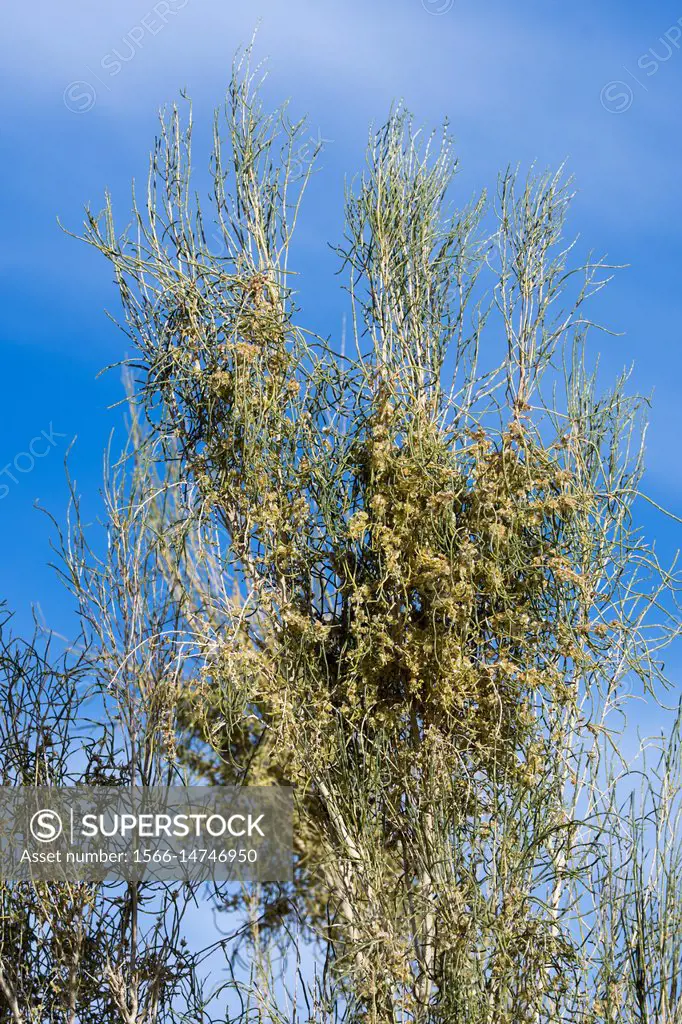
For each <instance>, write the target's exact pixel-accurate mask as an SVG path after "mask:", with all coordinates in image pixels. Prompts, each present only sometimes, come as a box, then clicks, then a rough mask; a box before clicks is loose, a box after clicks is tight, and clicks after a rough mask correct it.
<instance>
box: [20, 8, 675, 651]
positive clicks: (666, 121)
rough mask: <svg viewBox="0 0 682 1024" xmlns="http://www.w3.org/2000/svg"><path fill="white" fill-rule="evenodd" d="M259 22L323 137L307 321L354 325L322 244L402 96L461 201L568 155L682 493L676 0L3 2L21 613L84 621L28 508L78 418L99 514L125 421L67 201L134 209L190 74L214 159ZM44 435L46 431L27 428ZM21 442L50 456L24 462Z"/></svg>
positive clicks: (272, 92) (104, 326)
mask: <svg viewBox="0 0 682 1024" xmlns="http://www.w3.org/2000/svg"><path fill="white" fill-rule="evenodd" d="M259 18H261V19H262V24H261V29H260V33H259V37H258V43H257V53H258V55H259V56H267V57H269V60H270V78H269V82H268V85H267V88H266V98H267V99H269V100H271V101H272V102H273V104H274V103H277V102H279V101H280V100H282V99H283V98H285V97H291V101H292V110H293V112H294V113H295V114H304V113H308V115H309V117H310V130H311V136H313V137H315V136H317V135H318V134H319V136H321V137H322V138H324V139H326V140H329V141H328V142H327V144H326V151H325V155H324V157H323V159H322V167H323V170H322V171H321V173H320V174H319V175H318V176H317V177H316V178H315V179H314V182H313V185H312V187H311V190H310V195H309V201H308V204H307V206H306V213H305V216H304V220H303V223H302V225H301V233H300V238H299V247H298V257H299V267H298V269H299V270H300V271H301V275H302V280H304V281H305V282H306V284H305V286H304V289H303V293H302V301H303V305H304V318H305V319H306V322H307V324H308V325H309V326H311V327H313V328H315V329H317V330H318V331H319V332H320V333H327V332H337V333H338V331H339V329H340V318H341V309H342V306H343V298H342V294H341V292H340V290H339V285H340V281H339V278H337V277H334V271H335V269H336V262H335V258H334V257H333V255H332V254H331V252H330V250H329V249H328V247H327V242H328V241H331V242H335V241H337V240H340V236H341V228H342V223H341V216H342V199H343V181H344V176H345V175H352V174H353V173H355V172H356V171H357V170H359V169H360V167H361V164H362V159H363V150H364V145H365V142H366V138H367V130H368V125H369V122H370V121H381V120H382V119H383V118H384V117H385V115H386V113H387V111H388V109H389V107H390V105H391V103H392V102H393V101H394V100H396V99H399V98H403V99H404V100H405V102H406V103H407V105H408V106H409V107H410V108H411V109H412V110H413V111H414V113H415V115H416V117H417V119H418V120H419V121H422V122H423V123H424V124H426V125H428V126H431V125H436V124H439V123H440V122H441V121H442V119H443V118H444V117H446V116H447V117H448V119H449V120H450V124H451V129H452V131H453V134H454V136H455V139H456V142H457V151H458V154H459V158H460V167H461V172H460V176H459V184H458V189H459V192H458V197H459V198H461V200H462V201H466V200H467V199H468V198H469V197H470V196H471V195H472V194H473V192H474V191H476V190H478V189H480V188H481V187H482V186H484V185H485V186H488V187H490V186H494V183H495V177H496V174H497V172H498V170H500V169H502V168H504V167H505V166H506V165H507V164H517V163H518V164H520V165H521V167H522V168H524V167H528V166H529V165H530V164H531V163H532V162H533V161H535V162H536V163H537V165H538V166H539V167H540V168H544V167H555V166H556V165H558V164H559V163H560V162H562V161H563V160H567V162H568V169H569V170H570V171H571V172H572V173H573V174H574V175H575V178H576V185H577V188H578V190H579V191H578V195H577V197H576V200H575V203H574V206H573V210H572V215H571V220H570V223H569V231H570V232H571V233H575V234H579V235H580V239H581V241H580V246H581V247H582V249H583V250H584V251H587V250H588V249H594V250H595V251H597V252H598V253H607V254H608V256H609V257H610V259H611V260H612V261H613V262H614V263H619V264H620V263H623V264H629V269H627V270H623V271H621V272H619V274H618V275H617V277H616V280H615V281H614V282H613V283H612V284H611V285H610V287H609V289H608V290H607V292H605V293H602V295H601V296H600V297H599V300H598V301H597V303H596V304H595V306H594V307H593V308H594V311H595V315H596V316H597V317H598V318H600V319H601V320H603V321H604V322H606V323H607V324H608V325H609V327H610V328H612V329H613V330H615V331H620V332H624V335H623V336H622V337H619V338H609V337H606V336H604V337H603V339H602V344H601V348H602V366H603V371H604V378H603V379H604V380H605V381H608V378H609V375H610V374H612V373H613V372H615V370H616V369H618V368H620V367H621V366H622V365H623V364H624V363H628V364H629V363H630V362H632V361H633V360H634V361H635V363H636V367H637V369H636V373H635V381H636V384H637V387H638V388H639V389H640V390H642V391H645V392H649V391H651V390H652V389H655V401H654V408H653V411H652V417H651V419H652V423H651V429H650V433H649V439H648V466H649V470H648V475H647V486H648V489H649V492H650V493H651V494H652V495H653V496H654V497H655V498H656V500H657V501H659V502H661V503H662V504H664V505H667V506H671V507H673V508H676V509H677V510H678V511H679V510H680V509H682V478H681V476H680V465H681V461H680V455H679V450H680V445H679V437H680V428H681V426H682V416H681V414H680V411H679V396H680V384H679V381H680V379H682V349H681V348H680V344H679V340H680V339H679V333H680V323H681V322H682V316H681V313H682V308H681V307H682V297H681V296H682V292H681V291H680V288H679V286H678V278H679V273H680V270H681V269H682V261H681V260H680V246H681V244H682V230H681V229H682V224H681V223H680V221H681V207H680V201H679V165H680V157H681V155H682V134H681V133H680V131H679V124H678V123H677V121H678V117H679V114H678V111H679V97H680V90H681V86H682V3H678V4H675V3H671V2H668V0H659V2H657V3H656V4H655V5H654V4H652V5H643V4H635V3H632V2H630V3H623V2H621V3H618V4H616V3H615V2H614V3H612V2H602V3H600V4H599V5H596V4H594V3H588V2H587V0H576V2H574V3H572V4H570V5H563V4H559V3H558V2H557V0H532V2H526V0H523V2H519V3H515V4H510V3H503V2H500V0H489V2H486V3H481V2H480V0H479V2H475V0H454V2H452V0H392V2H391V3H389V2H386V0H377V2H373V3H371V4H370V3H367V2H360V0H344V2H343V3H341V2H336V0H333V2H330V0H328V2H320V0H318V2H316V3H313V2H310V0H288V2H287V3H286V4H284V3H281V2H279V3H277V2H275V0H268V2H263V0H259V2H257V3H250V4H246V3H242V4H236V3H234V2H232V0H221V2H219V0H117V3H115V4H113V3H108V4H107V3H105V4H97V5H94V4H91V3H85V2H84V0H64V2H63V3H61V4H58V5H56V4H54V3H52V2H48V0H37V2H35V3H33V4H30V5H28V4H14V5H13V6H12V7H11V8H10V9H9V10H6V11H5V13H4V14H3V21H4V26H3V32H2V34H1V39H0V51H1V54H0V55H1V66H2V75H3V77H4V79H5V81H4V88H3V90H2V100H1V102H2V106H3V110H2V124H3V132H2V140H3V146H4V160H3V170H4V176H3V184H4V187H3V189H2V190H1V193H0V212H1V219H0V223H1V224H2V230H3V233H4V244H3V246H2V249H1V250H0V253H1V255H0V261H1V267H2V289H3V317H2V321H1V322H0V332H1V334H2V346H3V368H4V373H3V377H2V389H3V402H2V419H3V429H2V431H1V432H0V470H1V469H2V467H5V466H8V465H9V467H10V472H11V474H12V476H13V477H14V479H15V482H13V481H12V479H10V478H9V476H8V474H4V475H0V483H3V484H4V485H5V487H6V490H7V493H5V489H2V488H0V528H1V529H0V546H1V552H0V554H1V562H2V566H3V573H2V587H1V588H0V596H2V597H5V598H6V599H7V600H8V602H9V604H10V606H11V607H13V608H15V609H16V610H17V621H18V623H19V624H22V623H25V622H26V621H27V620H28V618H29V615H30V608H31V603H32V602H39V604H40V607H41V609H42V611H43V614H44V616H45V619H46V621H47V622H48V623H49V625H50V626H51V627H52V628H54V629H56V630H62V631H64V632H68V631H69V630H70V629H71V628H72V619H71V616H70V613H69V607H68V602H67V601H66V599H65V597H64V596H63V595H62V593H61V591H60V589H59V587H58V586H57V585H56V583H55V580H54V574H53V571H52V570H51V569H50V568H49V566H48V562H49V560H50V551H49V537H50V535H51V529H50V526H49V523H48V521H47V519H46V518H45V517H44V516H41V515H40V513H39V512H37V511H34V509H33V503H34V501H35V500H36V499H39V501H40V503H41V504H42V505H43V506H45V507H47V508H48V509H49V510H50V511H51V512H53V513H54V514H55V515H57V516H58V517H60V516H61V515H62V514H63V510H64V508H65V505H66V500H67V490H66V484H65V478H64V467H63V458H64V455H65V453H66V448H67V445H68V443H69V441H70V440H71V439H72V438H73V437H74V436H76V435H77V440H76V441H75V444H74V446H73V449H72V455H71V460H70V461H71V465H72V469H73V472H74V474H75V476H76V478H77V481H78V486H79V490H80V491H81V492H83V493H84V494H85V495H86V503H85V508H86V511H87V512H88V514H90V515H92V516H93V517H94V516H95V515H96V514H97V512H98V501H97V492H98V488H99V486H100V480H101V471H102V451H103V448H104V446H105V444H106V442H107V438H108V435H109V432H110V431H111V429H112V428H113V427H114V426H115V425H116V424H117V423H118V422H119V418H120V410H115V409H110V408H109V406H110V405H111V404H112V403H113V402H115V401H116V400H117V399H119V398H120V395H121V388H120V380H119V376H118V372H117V371H113V372H111V373H109V374H107V375H105V376H103V377H100V378H99V379H98V380H96V379H95V378H96V374H97V373H98V371H99V370H100V369H101V368H102V367H103V366H105V365H106V364H108V363H111V362H114V361H116V360H117V359H119V358H121V356H122V355H123V353H124V351H125V350H126V339H125V338H124V337H123V335H122V334H120V333H119V332H117V330H116V329H115V327H114V326H113V325H112V324H111V323H110V321H108V320H107V318H106V317H105V315H104V309H105V308H108V309H110V310H111V311H112V312H113V313H114V314H115V313H116V312H117V295H116V290H115V288H114V287H113V285H112V282H111V273H110V270H109V268H108V266H107V265H106V263H105V261H104V260H102V259H101V257H98V255H97V254H95V253H94V252H92V251H91V250H89V249H87V247H86V246H84V245H82V244H79V243H77V242H76V241H74V240H72V239H70V238H68V237H67V236H66V235H64V234H63V233H61V232H60V230H59V228H58V226H57V222H56V218H57V216H59V218H60V219H61V221H62V222H63V223H64V224H65V226H67V227H68V228H70V229H72V230H76V231H77V230H78V229H79V226H80V223H81V212H82V207H83V205H84V204H85V203H87V202H90V203H91V204H92V205H93V207H95V208H99V206H100V204H101V198H102V196H103V192H104V188H105V186H108V187H109V188H110V189H111V190H112V192H113V196H114V204H115V208H116V209H117V210H118V213H119V222H120V223H121V224H122V223H124V222H125V220H126V217H127V213H128V210H129V182H130V179H131V178H132V177H133V176H134V177H136V178H138V179H142V178H143V177H144V175H145V173H146V162H147V154H148V150H149V147H150V144H151V142H152V141H153V137H154V134H155V129H156V111H157V109H158V108H159V107H160V106H161V105H163V104H164V103H167V102H172V101H173V100H174V99H176V98H177V96H178V92H179V89H180V88H181V87H186V88H187V90H188V91H189V93H190V94H191V96H192V97H193V99H194V103H195V116H196V119H197V122H198V131H197V141H196V146H195V157H196V162H197V164H198V165H203V166H205V164H206V158H207V154H208V145H207V142H208V139H207V134H206V129H207V128H208V126H209V120H210V114H211V111H212V109H213V107H214V105H215V104H216V103H218V102H219V101H220V100H221V98H222V95H223V93H224V89H225V85H226V82H227V78H228V73H229V67H230V63H231V59H232V55H233V53H234V51H235V49H236V48H237V47H238V46H239V45H240V44H242V43H244V42H245V41H247V40H248V38H249V37H250V35H251V33H252V31H253V28H254V26H255V24H256V22H257V20H258V19H259ZM204 142H206V145H205V146H204V147H203V151H202V143H204ZM42 432H45V433H47V434H48V436H50V437H51V440H52V443H51V444H49V445H47V443H46V442H45V441H44V440H43V441H40V440H38V441H35V442H34V439H35V438H38V439H40V437H41V434H42V436H43V438H44V436H45V435H44V434H43V433H42ZM62 435H63V436H62ZM31 444H32V445H33V447H32V448H31V447H30V446H31ZM27 451H28V452H30V451H35V452H38V451H45V452H46V454H45V455H41V456H40V457H37V456H36V457H35V458H33V457H32V456H30V455H29V456H27V457H25V458H23V459H22V458H21V457H20V458H19V459H18V462H17V464H16V465H17V467H19V468H16V467H15V468H12V466H13V464H14V460H15V459H17V456H19V455H20V453H25V452H27ZM20 470H21V471H20ZM645 522H646V525H647V527H648V528H649V529H650V532H651V533H652V534H653V535H654V536H656V537H657V539H658V543H659V544H660V546H661V550H662V551H666V552H672V551H673V550H674V549H675V548H676V547H677V546H678V545H679V542H680V536H681V534H680V530H682V527H675V526H673V525H671V524H669V523H666V522H665V521H663V520H661V518H660V517H656V518H654V517H649V516H648V515H647V516H645Z"/></svg>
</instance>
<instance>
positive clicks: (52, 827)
mask: <svg viewBox="0 0 682 1024" xmlns="http://www.w3.org/2000/svg"><path fill="white" fill-rule="evenodd" d="M30 828H31V835H32V836H33V838H34V839H37V840H38V842H39V843H53V842H54V841H55V839H58V838H59V836H60V835H61V834H62V819H61V818H60V817H59V815H58V814H57V812H56V811H47V810H43V811H36V813H35V814H34V815H33V817H32V818H31V824H30Z"/></svg>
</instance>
